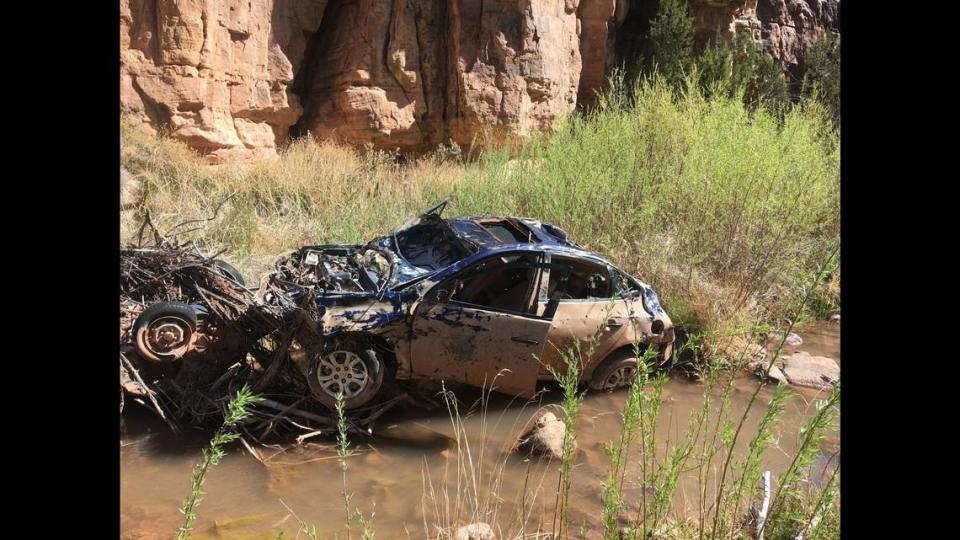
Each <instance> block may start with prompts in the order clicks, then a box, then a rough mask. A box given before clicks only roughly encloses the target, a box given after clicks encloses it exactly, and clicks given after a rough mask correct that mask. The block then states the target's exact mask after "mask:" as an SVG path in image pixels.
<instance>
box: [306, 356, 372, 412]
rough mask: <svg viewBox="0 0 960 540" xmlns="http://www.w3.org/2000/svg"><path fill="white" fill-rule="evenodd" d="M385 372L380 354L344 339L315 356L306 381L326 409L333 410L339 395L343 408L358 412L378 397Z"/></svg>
mask: <svg viewBox="0 0 960 540" xmlns="http://www.w3.org/2000/svg"><path fill="white" fill-rule="evenodd" d="M386 371H387V367H386V364H385V363H384V361H383V359H382V357H381V355H380V354H379V353H377V351H376V350H375V349H374V348H373V347H372V346H370V345H369V344H368V343H364V342H363V341H361V340H349V341H347V340H344V341H341V342H337V343H335V344H333V345H332V346H330V347H327V348H325V349H324V350H323V351H321V352H319V353H317V354H315V355H314V357H313V358H312V359H311V362H310V369H309V370H308V371H307V382H308V383H309V384H310V390H311V392H312V393H313V396H314V397H315V398H316V399H317V400H318V401H320V402H321V403H323V404H324V405H326V406H327V407H330V408H333V407H335V406H336V396H337V394H338V393H341V394H342V395H343V403H344V408H345V409H348V410H349V409H357V408H360V407H363V406H364V405H367V404H368V403H370V402H371V401H373V399H374V398H376V397H377V395H378V394H379V393H380V389H381V388H382V387H383V381H384V379H385V375H386Z"/></svg>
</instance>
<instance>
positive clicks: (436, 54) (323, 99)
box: [120, 0, 839, 162]
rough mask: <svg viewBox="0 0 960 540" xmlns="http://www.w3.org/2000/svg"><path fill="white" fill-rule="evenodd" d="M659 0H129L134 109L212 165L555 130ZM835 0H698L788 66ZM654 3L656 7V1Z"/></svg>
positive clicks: (128, 92) (705, 12) (124, 20)
mask: <svg viewBox="0 0 960 540" xmlns="http://www.w3.org/2000/svg"><path fill="white" fill-rule="evenodd" d="M651 2H653V3H656V0H632V1H631V0H121V2H120V89H121V93H120V107H121V110H122V111H123V112H125V113H126V114H127V116H128V117H130V118H132V119H133V120H134V121H135V122H138V123H139V124H140V126H141V127H142V128H143V129H146V130H151V131H164V132H165V133H168V134H169V135H171V136H173V137H174V138H177V139H180V140H183V141H185V142H187V143H188V144H189V145H190V146H191V147H193V148H196V149H197V150H199V151H200V152H202V153H203V154H205V155H206V156H207V157H208V159H209V160H210V161H212V162H218V161H225V160H242V159H256V158H259V157H264V156H271V155H275V152H276V148H277V146H278V145H279V144H280V143H282V142H283V141H285V140H286V139H287V138H288V136H289V135H290V134H291V130H293V132H294V134H303V133H307V132H309V133H313V134H314V135H316V136H319V137H323V138H332V139H335V140H337V141H340V142H343V143H346V144H352V145H363V144H368V143H372V144H373V145H374V146H376V147H379V148H384V149H391V150H392V149H399V150H401V151H416V150H427V149H430V148H433V147H435V146H436V145H438V144H441V143H447V142H449V141H454V142H456V143H458V144H460V145H468V144H470V143H471V142H472V141H475V140H479V141H481V142H483V141H484V140H489V139H490V138H495V139H496V140H498V141H502V140H506V139H509V138H511V137H523V136H526V135H528V134H529V133H531V132H533V131H545V130H549V128H550V126H551V125H552V124H553V123H554V122H555V121H556V120H557V119H558V118H560V117H562V116H563V115H566V114H569V113H571V112H572V111H573V110H574V109H575V108H576V106H577V105H578V103H580V104H582V103H589V102H591V101H592V100H593V99H594V97H595V95H596V93H597V92H598V91H600V90H602V88H603V84H604V80H605V77H606V75H607V74H608V73H609V70H610V68H611V67H612V66H613V65H614V64H615V63H616V61H617V59H616V57H615V52H614V46H613V44H614V38H615V35H616V32H617V28H618V27H620V25H621V24H622V23H623V21H624V20H625V18H626V17H627V16H628V15H629V13H630V10H631V9H634V10H636V9H638V6H639V5H640V4H650V3H651ZM836 4H837V2H836V1H835V0H830V1H829V2H827V1H825V0H691V12H692V13H693V15H694V17H695V21H696V24H697V29H698V37H700V38H702V37H703V36H706V35H713V32H715V31H716V30H715V29H716V28H718V27H720V28H721V29H723V31H724V33H726V34H730V33H731V32H733V31H734V30H735V29H736V28H737V26H744V27H746V28H749V29H751V31H753V32H754V34H755V38H756V39H757V40H763V42H764V43H765V44H766V45H767V46H768V47H769V48H770V50H771V52H772V53H773V54H774V56H775V57H776V58H777V59H778V60H779V61H781V63H782V64H783V65H784V66H787V67H788V68H790V67H791V66H794V67H795V66H798V65H800V62H801V61H802V54H803V51H804V50H805V47H807V46H809V44H810V43H812V42H813V41H815V40H816V38H817V37H819V35H820V34H821V33H822V32H823V31H824V29H825V28H830V27H831V25H835V26H837V29H839V26H838V25H839V18H838V17H839V16H838V15H837V10H836ZM644 7H645V8H646V9H645V11H644V12H645V13H646V12H649V11H650V8H651V6H649V5H646V6H644Z"/></svg>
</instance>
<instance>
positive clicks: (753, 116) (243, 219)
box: [121, 77, 840, 329]
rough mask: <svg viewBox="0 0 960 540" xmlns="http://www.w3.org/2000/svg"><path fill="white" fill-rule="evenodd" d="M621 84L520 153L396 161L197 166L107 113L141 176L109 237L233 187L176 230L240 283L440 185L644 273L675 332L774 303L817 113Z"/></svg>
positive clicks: (655, 84) (317, 146) (387, 217)
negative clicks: (135, 196) (135, 202)
mask: <svg viewBox="0 0 960 540" xmlns="http://www.w3.org/2000/svg"><path fill="white" fill-rule="evenodd" d="M626 86H627V83H625V82H624V81H623V79H622V77H619V78H617V77H615V78H614V79H613V81H612V84H611V89H610V92H609V93H608V94H607V95H605V96H604V97H603V99H601V100H600V104H599V106H598V107H597V108H596V109H595V110H594V111H592V112H590V113H586V114H583V115H579V116H571V117H569V118H567V119H566V120H565V121H563V122H561V123H560V124H559V125H557V126H555V127H554V131H553V134H552V135H551V136H550V137H549V138H547V137H534V138H533V139H532V140H530V141H528V143H527V144H526V145H525V146H523V147H522V148H516V147H513V148H503V149H494V148H491V149H487V150H485V151H483V152H480V153H479V154H478V155H474V156H473V157H470V158H469V159H467V158H463V156H462V155H459V156H458V155H456V154H451V153H450V152H449V151H447V150H441V151H438V152H437V153H436V154H435V155H432V156H426V157H423V158H420V159H416V160H411V161H408V162H407V163H405V164H400V162H399V161H398V160H397V159H396V156H393V155H390V154H385V153H383V152H377V151H361V150H354V149H348V148H343V147H338V146H334V145H331V144H327V143H316V142H312V141H308V140H299V141H295V142H293V143H291V144H290V145H289V146H288V147H287V148H285V149H283V150H282V152H281V155H280V157H279V158H277V159H275V160H272V161H266V162H261V163H256V164H247V165H245V164H229V165H220V166H215V167H214V166H209V165H204V164H203V162H202V160H201V159H199V157H198V156H196V155H194V154H193V153H192V152H190V151H189V150H188V149H187V148H186V147H184V146H183V145H181V144H179V143H176V142H174V141H171V140H167V139H157V138H155V137H152V136H147V135H143V134H140V133H139V132H137V130H136V129H134V128H132V127H131V126H130V125H129V124H128V123H126V122H123V123H122V125H121V165H122V166H124V167H125V168H127V169H128V170H129V171H131V172H132V173H134V174H135V175H138V176H139V177H140V178H141V180H142V183H143V199H142V202H141V204H140V205H139V206H138V208H137V210H135V211H131V212H128V213H126V214H125V216H124V218H123V223H122V231H121V232H122V237H123V238H124V239H126V240H129V239H131V238H132V237H133V235H134V233H135V232H136V224H137V221H138V219H141V218H142V217H143V216H144V214H145V213H146V212H148V211H149V213H150V215H151V217H152V218H153V219H154V220H155V221H159V222H161V223H166V224H168V225H170V224H173V223H175V222H177V221H179V220H181V219H185V218H188V217H209V216H212V215H213V214H214V211H215V209H216V207H217V206H218V204H219V203H221V202H222V201H223V200H225V199H227V198H228V197H229V196H231V195H233V197H232V198H231V199H230V201H229V202H228V203H227V204H226V205H225V206H224V208H223V209H222V211H221V212H220V213H219V215H217V217H216V219H214V220H212V222H211V224H210V226H208V227H206V228H205V229H203V230H201V231H196V232H195V233H193V236H194V237H195V238H196V239H197V240H198V241H200V242H201V243H202V244H205V245H207V246H210V248H211V249H215V248H216V249H219V248H225V249H226V250H227V252H226V256H227V257H229V258H231V259H232V260H233V261H234V262H236V263H238V264H239V265H240V267H241V270H243V271H244V272H245V273H246V274H247V275H248V277H253V276H254V275H256V274H258V273H259V272H261V271H263V270H264V269H266V268H267V265H268V264H269V263H270V262H271V260H272V259H273V258H274V257H275V256H277V255H279V254H281V253H283V252H285V251H287V250H291V249H294V248H296V247H299V246H300V245H304V244H308V243H327V242H347V243H352V242H363V241H366V240H368V239H370V238H372V237H373V236H375V235H377V234H383V233H386V232H388V231H390V230H393V229H395V228H396V227H398V226H399V225H401V224H402V223H403V222H404V221H405V220H406V218H407V217H409V216H410V215H413V214H415V213H417V212H418V211H421V210H424V209H426V208H427V207H428V206H430V205H431V204H433V203H434V202H436V201H437V200H439V199H442V198H445V197H452V199H453V205H452V206H451V207H450V210H448V211H449V212H452V213H457V214H485V213H490V214H510V215H521V216H529V217H534V218H539V219H543V220H545V221H548V222H552V223H554V224H556V225H558V226H560V227H562V228H564V229H566V230H568V232H570V233H571V235H572V237H573V238H574V239H575V240H576V241H578V242H580V243H582V244H584V245H585V246H587V247H588V248H591V249H593V250H596V251H599V252H601V253H604V254H606V255H608V256H609V257H611V259H612V260H613V261H614V262H615V263H616V264H618V265H619V266H621V267H623V268H624V269H625V270H627V271H630V272H634V273H636V274H638V276H639V277H641V278H642V279H644V280H645V281H648V282H650V283H651V284H653V285H654V286H655V287H656V289H657V290H658V293H659V294H660V296H661V298H662V299H663V301H664V304H665V305H666V307H667V308H668V309H669V310H670V311H671V313H675V314H677V317H679V318H681V319H682V321H681V322H685V323H687V324H688V325H690V326H696V327H699V328H701V329H715V328H719V327H721V326H724V325H731V326H739V325H742V324H743V323H744V322H745V321H747V320H750V319H751V315H756V313H751V311H753V312H756V311H758V310H759V309H760V308H758V307H757V306H758V305H763V306H766V308H767V309H768V310H770V311H771V313H770V314H769V315H770V316H774V315H776V314H777V313H776V312H777V310H778V308H779V307H780V300H782V299H783V297H784V296H785V293H786V292H787V291H789V290H791V289H792V288H793V286H794V285H795V284H796V281H797V276H798V275H799V274H800V273H802V271H804V270H809V269H810V268H813V267H815V266H816V264H817V262H819V260H820V259H822V258H823V256H824V253H825V249H826V248H825V246H826V245H827V244H828V243H829V242H830V240H832V239H834V238H835V237H836V236H837V235H838V232H839V171H840V170H839V157H840V149H839V134H838V131H837V130H836V129H835V128H834V127H833V125H832V124H831V122H829V120H828V118H827V114H826V113H825V111H824V110H823V108H822V107H821V106H820V105H818V104H817V103H816V102H815V101H810V102H805V103H804V104H802V105H800V106H797V107H794V108H792V109H791V110H790V111H788V112H786V113H785V114H784V115H783V117H782V119H781V118H779V117H776V116H773V115H771V114H770V113H768V112H766V111H765V110H764V109H763V108H760V109H758V110H755V111H751V110H749V109H747V108H746V107H745V106H744V105H743V103H742V102H741V101H739V100H738V99H737V98H736V97H726V96H723V95H718V96H714V97H712V98H710V99H707V98H705V97H704V95H703V94H701V93H700V90H699V89H698V86H697V85H696V84H693V83H691V84H689V85H688V87H689V89H688V90H687V91H686V92H684V93H682V94H680V95H679V96H677V95H675V94H674V92H673V91H672V90H671V89H670V88H669V87H668V86H667V85H666V84H664V83H662V82H660V81H657V80H654V81H643V82H637V83H636V85H635V87H633V88H632V89H628V88H626ZM628 90H629V91H628ZM626 96H631V97H626ZM451 156H453V157H451Z"/></svg>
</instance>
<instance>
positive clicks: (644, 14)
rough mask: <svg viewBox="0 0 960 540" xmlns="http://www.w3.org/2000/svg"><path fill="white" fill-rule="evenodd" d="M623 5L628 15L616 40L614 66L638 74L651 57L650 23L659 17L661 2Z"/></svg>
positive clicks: (642, 0) (641, 0)
mask: <svg viewBox="0 0 960 540" xmlns="http://www.w3.org/2000/svg"><path fill="white" fill-rule="evenodd" d="M623 5H624V6H625V7H626V14H625V15H624V16H623V22H622V23H621V24H620V26H619V27H618V28H617V33H616V39H615V40H614V65H616V66H620V67H623V68H624V69H625V70H626V71H627V73H629V74H636V73H637V72H638V71H639V70H640V69H641V67H642V65H643V63H644V62H646V61H647V60H648V59H649V58H650V56H651V49H650V21H651V19H653V18H654V17H656V16H657V11H658V10H659V9H660V1H659V0H632V1H631V2H624V3H623ZM627 6H628V7H627Z"/></svg>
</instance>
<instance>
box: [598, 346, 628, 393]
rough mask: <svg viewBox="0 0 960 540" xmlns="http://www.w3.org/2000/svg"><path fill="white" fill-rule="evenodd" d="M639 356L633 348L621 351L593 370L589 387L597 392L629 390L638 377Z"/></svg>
mask: <svg viewBox="0 0 960 540" xmlns="http://www.w3.org/2000/svg"><path fill="white" fill-rule="evenodd" d="M638 365H639V364H638V362H637V356H636V355H635V354H634V352H633V349H632V348H628V349H621V350H619V351H617V352H615V353H613V354H611V355H610V356H608V357H607V358H606V359H604V361H603V362H601V364H600V365H599V366H597V369H595V370H593V376H591V377H590V383H589V384H588V386H589V387H590V389H591V390H594V391H596V392H613V391H616V390H619V389H621V388H627V387H629V386H630V385H631V384H632V383H633V380H634V379H635V378H636V377H637V366H638Z"/></svg>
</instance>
